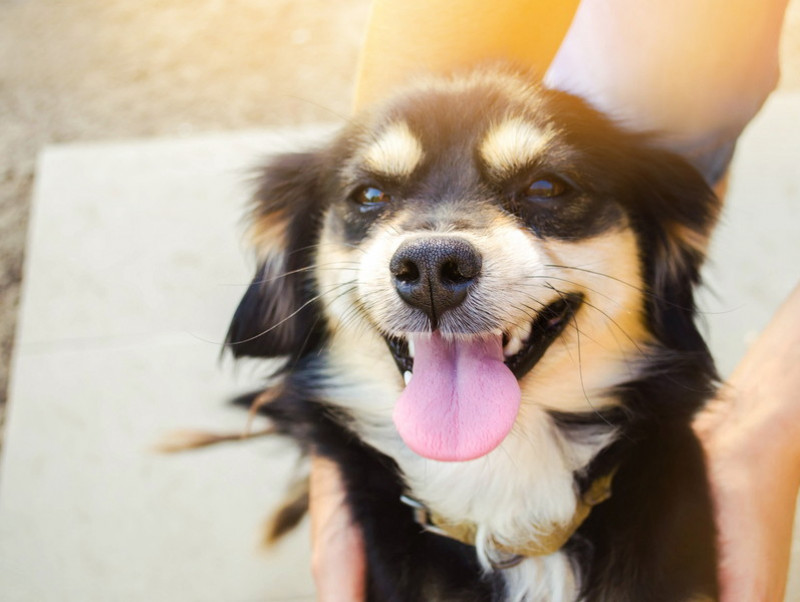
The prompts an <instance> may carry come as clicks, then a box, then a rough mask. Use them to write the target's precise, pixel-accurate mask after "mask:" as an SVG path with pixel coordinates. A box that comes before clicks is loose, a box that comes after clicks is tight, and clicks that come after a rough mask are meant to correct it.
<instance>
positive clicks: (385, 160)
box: [364, 121, 424, 178]
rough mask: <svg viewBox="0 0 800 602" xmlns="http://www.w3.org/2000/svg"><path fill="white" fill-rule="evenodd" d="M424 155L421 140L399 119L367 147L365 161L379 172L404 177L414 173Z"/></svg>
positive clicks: (373, 169) (370, 167)
mask: <svg viewBox="0 0 800 602" xmlns="http://www.w3.org/2000/svg"><path fill="white" fill-rule="evenodd" d="M423 156H424V153H423V151H422V145H421V144H420V142H419V140H417V138H416V136H414V134H412V133H411V130H410V129H409V128H408V125H407V124H406V123H405V122H403V121H398V122H395V123H393V124H391V125H389V126H388V127H386V128H385V129H384V130H383V131H382V132H381V133H380V134H378V136H377V138H376V139H375V141H374V142H373V143H372V144H371V145H370V146H368V147H367V150H366V152H365V153H364V162H365V163H366V165H367V167H369V169H371V170H372V171H375V172H377V173H379V174H383V175H386V176H389V177H400V178H403V177H407V176H410V175H411V174H412V173H413V171H414V169H416V167H417V165H419V164H420V162H421V161H422V158H423Z"/></svg>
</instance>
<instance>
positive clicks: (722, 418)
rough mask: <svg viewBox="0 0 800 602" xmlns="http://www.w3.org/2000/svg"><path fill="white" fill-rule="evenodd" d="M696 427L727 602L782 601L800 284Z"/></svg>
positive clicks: (798, 480) (798, 410)
mask: <svg viewBox="0 0 800 602" xmlns="http://www.w3.org/2000/svg"><path fill="white" fill-rule="evenodd" d="M695 429H696V431H697V433H698V435H699V437H700V440H701V442H702V443H703V446H704V448H705V450H706V455H707V462H708V468H709V477H710V480H711V486H712V492H713V498H714V505H715V514H716V517H717V525H718V529H719V546H720V559H721V564H720V581H721V586H722V598H721V600H722V602H754V601H779V600H783V596H784V589H785V587H786V576H787V570H788V566H789V554H790V550H791V537H792V522H793V517H794V512H795V504H796V502H797V493H798V488H799V487H800V285H798V286H797V287H796V288H795V290H794V291H793V292H792V294H791V295H790V297H789V298H788V299H787V300H786V301H785V302H784V304H783V305H782V306H781V308H780V309H779V310H778V313H776V314H775V316H774V317H773V319H772V321H771V322H770V324H769V325H768V326H767V328H766V330H765V331H764V332H763V333H762V334H761V336H760V337H759V338H758V339H757V341H756V343H755V344H754V345H753V346H752V347H751V348H750V350H749V351H748V352H747V354H746V355H745V357H744V359H743V360H742V362H741V363H740V364H739V366H738V367H737V368H736V370H735V371H734V373H733V375H732V376H731V377H730V379H729V380H728V382H727V383H726V384H725V385H724V386H723V388H722V389H721V390H720V393H719V395H718V396H717V398H716V399H715V400H714V401H713V402H712V403H711V404H710V405H709V407H708V408H707V409H706V410H705V411H704V412H703V413H702V414H701V415H700V416H699V417H698V419H697V421H696V423H695Z"/></svg>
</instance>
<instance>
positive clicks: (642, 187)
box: [632, 148, 721, 344]
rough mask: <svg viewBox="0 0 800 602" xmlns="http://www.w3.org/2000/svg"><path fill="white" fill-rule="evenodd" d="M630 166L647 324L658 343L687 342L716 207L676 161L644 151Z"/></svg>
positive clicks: (692, 172)
mask: <svg viewBox="0 0 800 602" xmlns="http://www.w3.org/2000/svg"><path fill="white" fill-rule="evenodd" d="M632 161H633V162H634V163H635V165H636V171H637V176H638V177H637V182H636V195H637V200H636V205H637V207H636V212H637V213H638V214H639V216H640V218H641V219H640V221H641V223H640V229H641V230H642V232H643V241H642V248H643V249H644V250H645V251H644V252H645V255H646V256H645V258H644V265H645V272H646V273H645V279H646V282H648V283H649V286H650V291H649V292H650V295H649V300H648V306H649V309H650V314H651V318H652V319H653V323H654V326H655V328H656V332H657V333H658V334H659V335H661V337H662V340H666V341H669V342H673V343H676V344H679V343H680V342H681V340H684V341H687V340H688V341H692V340H693V339H694V338H695V337H694V334H696V328H695V327H694V324H693V317H694V308H695V306H694V287H695V285H697V284H698V283H699V282H700V268H701V266H702V264H703V260H704V259H705V254H706V250H707V247H708V243H709V239H710V236H711V232H712V230H713V228H714V225H715V224H716V221H717V217H718V216H719V212H720V208H721V202H720V200H719V199H718V198H717V197H716V195H715V194H714V192H713V191H712V190H711V188H710V187H709V186H708V184H707V183H706V181H705V180H704V178H703V176H702V175H701V174H700V173H699V172H698V171H697V170H696V169H695V168H694V167H692V166H691V165H690V164H689V163H688V162H687V161H686V160H684V159H683V158H681V157H679V156H678V155H675V154H673V153H670V152H668V151H663V150H660V149H652V148H646V149H639V150H638V151H636V155H635V158H634V159H632ZM690 331H691V333H693V334H690ZM697 336H698V337H699V335H697ZM695 342H696V341H695Z"/></svg>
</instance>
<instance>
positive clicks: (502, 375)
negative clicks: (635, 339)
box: [387, 293, 583, 461]
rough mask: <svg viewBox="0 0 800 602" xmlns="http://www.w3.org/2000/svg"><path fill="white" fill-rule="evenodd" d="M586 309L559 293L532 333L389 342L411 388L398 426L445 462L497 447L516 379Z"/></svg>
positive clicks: (511, 410) (506, 427)
mask: <svg viewBox="0 0 800 602" xmlns="http://www.w3.org/2000/svg"><path fill="white" fill-rule="evenodd" d="M582 303H583V295H581V294H579V293H571V294H566V295H562V296H561V297H560V298H559V299H558V300H557V301H554V302H553V303H551V304H549V305H547V306H546V307H545V308H544V309H542V310H541V311H540V312H539V313H538V314H537V316H536V318H535V319H534V320H533V321H532V322H531V323H530V326H529V327H524V328H512V329H510V330H508V331H507V332H505V333H504V334H503V335H502V336H501V335H500V334H485V335H481V334H476V335H473V336H471V337H468V338H459V339H455V340H448V339H447V338H445V336H443V335H442V333H441V332H439V331H434V332H432V333H422V334H419V335H411V336H410V337H408V338H406V339H398V338H393V339H387V343H388V345H389V349H390V350H391V352H392V355H393V357H394V360H395V363H396V364H397V367H398V369H399V370H400V372H401V374H402V375H403V378H404V380H405V382H406V388H405V390H404V391H403V393H402V394H401V396H400V398H399V399H398V400H397V403H396V404H395V410H394V415H393V418H394V422H395V426H396V427H397V430H398V432H399V433H400V436H401V437H402V438H403V440H404V441H405V443H406V444H407V445H408V446H409V447H410V448H411V449H412V450H414V451H415V452H417V453H418V454H420V455H422V456H425V457H427V458H431V459H434V460H440V461H465V460H471V459H474V458H477V457H480V456H483V455H485V454H487V453H489V452H490V451H491V450H493V449H494V448H495V447H497V446H498V445H499V444H500V443H501V442H502V440H503V439H504V438H505V437H506V435H507V434H508V433H509V432H510V430H511V427H512V426H513V424H514V421H515V420H516V416H517V412H518V410H519V404H520V399H521V391H520V387H519V382H518V381H519V380H520V379H521V378H523V377H524V376H525V375H526V374H528V372H530V371H531V370H532V369H533V367H534V366H535V365H536V364H537V363H538V362H539V360H540V359H541V358H542V356H544V354H545V352H546V351H547V349H548V348H549V347H550V345H551V344H552V343H553V342H554V341H555V340H556V339H557V338H558V336H559V335H560V334H561V333H562V332H563V331H564V329H565V328H566V327H567V325H568V324H569V321H570V319H571V318H572V317H573V316H574V315H575V313H576V312H577V311H578V309H579V308H580V306H581V304H582Z"/></svg>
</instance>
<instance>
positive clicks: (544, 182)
mask: <svg viewBox="0 0 800 602" xmlns="http://www.w3.org/2000/svg"><path fill="white" fill-rule="evenodd" d="M568 190H569V186H567V184H565V183H564V182H563V181H562V180H559V179H558V178H556V177H555V176H548V177H546V178H538V179H537V180H534V181H533V182H531V184H530V185H529V186H528V187H527V188H526V189H525V190H524V191H523V195H524V196H526V197H528V198H532V199H552V198H555V197H558V196H561V195H562V194H564V193H566V192H567V191H568Z"/></svg>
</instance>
